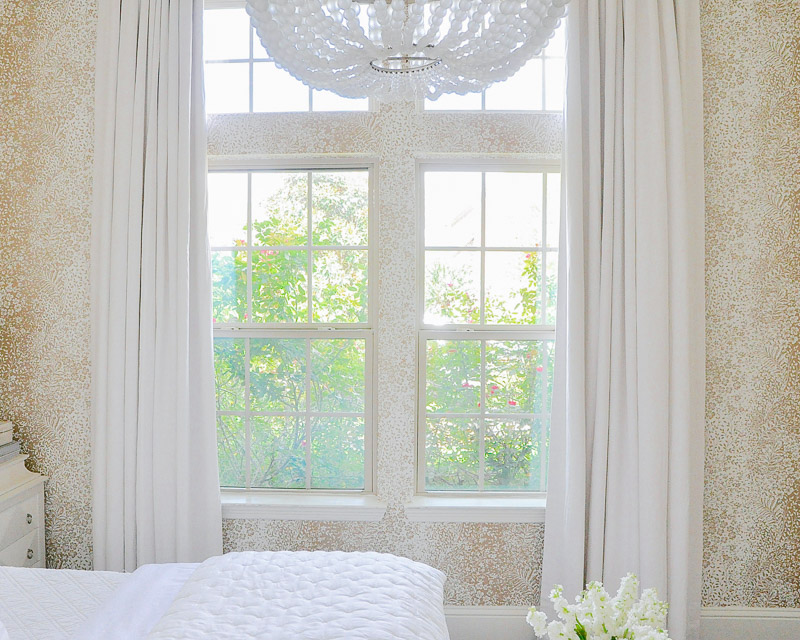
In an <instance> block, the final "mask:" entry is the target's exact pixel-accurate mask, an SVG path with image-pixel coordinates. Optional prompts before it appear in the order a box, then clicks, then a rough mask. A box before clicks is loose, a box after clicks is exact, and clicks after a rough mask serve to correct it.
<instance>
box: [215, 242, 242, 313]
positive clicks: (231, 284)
mask: <svg viewBox="0 0 800 640" xmlns="http://www.w3.org/2000/svg"><path fill="white" fill-rule="evenodd" d="M211 278H212V282H213V287H214V307H213V318H214V322H244V321H246V320H247V252H246V251H212V252H211Z"/></svg>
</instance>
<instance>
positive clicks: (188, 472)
mask: <svg viewBox="0 0 800 640" xmlns="http://www.w3.org/2000/svg"><path fill="white" fill-rule="evenodd" d="M98 7H99V14H98V43H97V47H98V49H97V76H96V91H97V98H96V116H95V118H96V119H95V138H96V139H95V175H94V211H93V219H92V254H91V261H92V267H91V273H92V392H93V393H92V395H93V406H92V423H93V424H92V428H93V442H92V458H93V472H94V477H93V530H94V567H95V569H110V570H132V569H134V568H136V567H137V566H140V565H142V564H145V563H152V562H176V561H177V562H181V561H198V560H203V559H205V558H206V557H208V556H211V555H214V554H218V553H221V551H222V533H221V525H222V520H221V506H220V499H219V483H218V475H217V460H216V437H215V424H214V420H215V418H214V370H213V356H212V341H211V277H210V272H209V263H208V246H207V245H208V241H207V232H206V211H205V206H206V204H205V203H206V184H205V183H206V158H205V153H206V148H205V146H206V134H205V110H204V107H203V83H202V79H203V66H202V64H203V62H202V10H203V3H202V0H100V2H99V5H98Z"/></svg>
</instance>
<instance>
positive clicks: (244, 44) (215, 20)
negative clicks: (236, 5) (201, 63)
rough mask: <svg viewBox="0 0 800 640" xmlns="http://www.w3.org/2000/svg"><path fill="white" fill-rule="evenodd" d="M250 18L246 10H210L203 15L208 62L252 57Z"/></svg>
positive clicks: (204, 53)
mask: <svg viewBox="0 0 800 640" xmlns="http://www.w3.org/2000/svg"><path fill="white" fill-rule="evenodd" d="M249 34H250V16H248V15H247V12H246V11H245V10H244V9H209V10H207V11H206V12H205V13H204V15H203V56H204V57H205V59H206V60H234V59H245V60H246V59H247V58H248V57H250V36H249Z"/></svg>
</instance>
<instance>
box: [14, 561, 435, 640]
mask: <svg viewBox="0 0 800 640" xmlns="http://www.w3.org/2000/svg"><path fill="white" fill-rule="evenodd" d="M444 579H445V577H444V574H442V573H441V572H439V571H437V570H436V569H433V568H431V567H428V566H427V565H424V564H421V563H417V562H413V561H411V560H408V559H406V558H398V557H396V556H392V555H389V554H379V553H346V552H337V551H332V552H324V551H297V552H289V551H277V552H242V553H230V554H226V555H224V556H219V557H216V558H210V559H209V560H207V561H206V562H204V563H202V564H164V565H146V566H144V567H141V568H140V569H138V570H137V571H135V572H133V573H131V574H121V573H111V572H102V571H97V572H83V571H69V570H49V569H21V568H12V567H0V623H2V627H3V628H4V629H5V631H3V628H0V640H4V633H7V636H8V638H9V640H23V639H26V640H27V639H31V640H34V639H40V638H41V639H47V640H61V639H69V640H94V639H99V638H114V639H116V640H135V639H140V638H148V639H150V640H181V639H183V638H187V639H188V638H206V637H208V638H241V639H242V640H246V639H250V638H269V639H270V640H290V639H291V640H297V639H299V638H302V639H304V640H338V639H342V640H344V639H345V638H346V639H348V640H351V639H352V640H358V639H364V640H367V639H368V640H448V634H447V626H446V623H445V617H444V611H443V607H442V599H443V589H444Z"/></svg>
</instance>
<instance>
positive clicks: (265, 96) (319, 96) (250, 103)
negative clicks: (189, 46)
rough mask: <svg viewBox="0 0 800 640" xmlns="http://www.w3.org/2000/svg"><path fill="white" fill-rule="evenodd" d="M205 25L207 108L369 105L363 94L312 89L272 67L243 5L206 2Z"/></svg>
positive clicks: (304, 108) (262, 110) (231, 110)
mask: <svg viewBox="0 0 800 640" xmlns="http://www.w3.org/2000/svg"><path fill="white" fill-rule="evenodd" d="M203 26H204V35H203V38H204V44H205V46H204V49H205V51H204V57H205V78H206V79H205V88H206V112H207V113H209V114H215V113H268V112H309V111H366V110H368V108H369V101H368V100H367V99H348V98H342V97H341V96H337V95H336V94H334V93H332V92H330V91H318V90H315V89H311V88H310V87H307V86H306V85H304V84H303V83H302V82H300V81H299V80H297V79H295V78H293V77H292V76H291V75H290V74H289V73H288V72H287V71H284V70H283V69H280V68H278V67H277V66H275V63H274V61H273V59H272V58H271V57H270V56H269V54H268V53H267V51H266V50H265V49H264V47H263V46H262V45H261V42H260V41H259V39H258V36H257V35H256V33H255V29H254V28H253V27H252V26H251V25H250V18H249V16H248V15H247V12H246V11H245V9H244V6H243V5H242V6H225V5H221V6H214V7H207V8H206V9H205V13H204V21H203Z"/></svg>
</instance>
